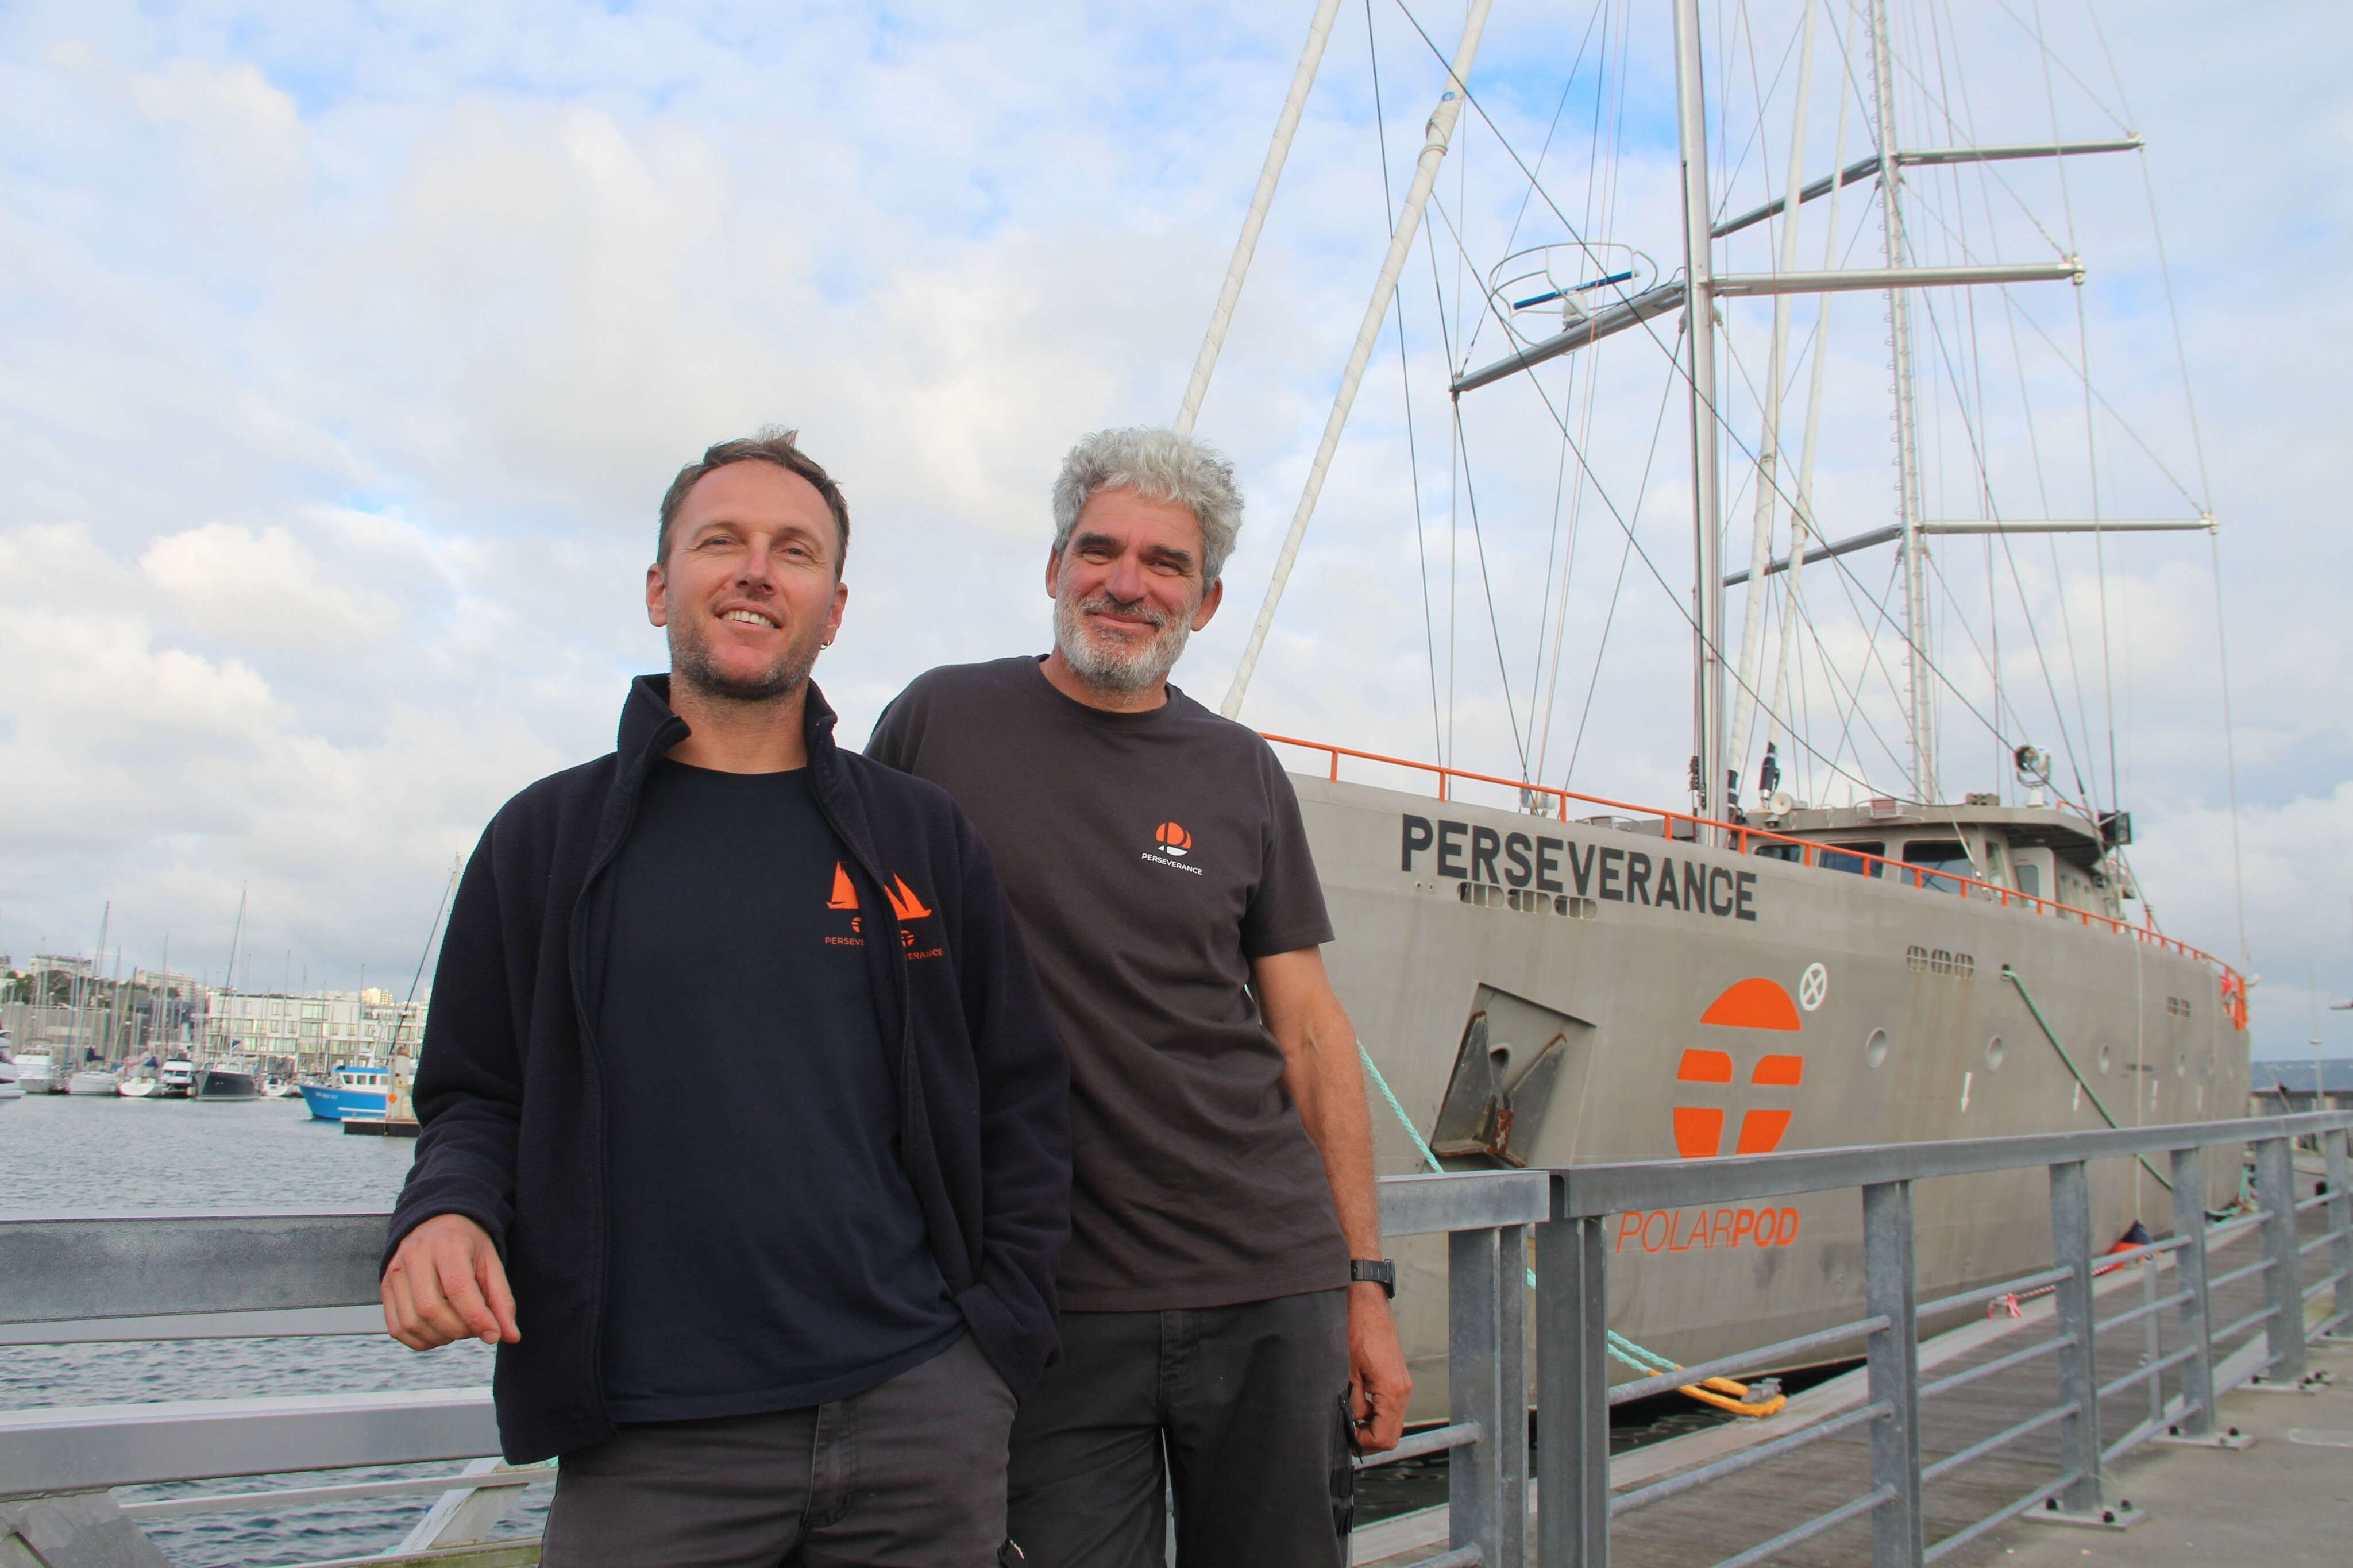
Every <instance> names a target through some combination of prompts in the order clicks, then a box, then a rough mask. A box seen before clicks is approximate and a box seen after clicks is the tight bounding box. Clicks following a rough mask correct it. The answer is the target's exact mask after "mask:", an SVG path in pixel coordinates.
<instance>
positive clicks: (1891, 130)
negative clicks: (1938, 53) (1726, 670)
mask: <svg viewBox="0 0 2353 1568" xmlns="http://www.w3.org/2000/svg"><path fill="white" fill-rule="evenodd" d="M1871 75H1872V83H1873V89H1874V97H1875V100H1876V104H1875V107H1876V111H1877V117H1878V121H1879V221H1880V226H1881V228H1882V230H1883V242H1884V245H1885V248H1886V256H1887V267H1888V269H1889V270H1890V271H1894V270H1895V269H1897V268H1901V267H1903V266H1905V245H1904V205H1903V184H1904V183H1903V176H1902V174H1901V173H1900V172H1899V168H1898V163H1897V159H1896V144H1895V135H1896V126H1895V65H1894V55H1893V52H1892V50H1891V48H1890V46H1889V39H1888V36H1887V0H1871ZM1887 343H1888V348H1889V350H1890V351H1891V357H1892V358H1893V360H1894V376H1895V505H1896V519H1897V522H1898V524H1899V525H1900V526H1901V527H1902V529H1903V541H1904V542H1903V547H1902V548H1903V556H1904V641H1905V663H1904V670H1905V681H1904V688H1905V689H1904V710H1905V711H1904V717H1905V725H1906V727H1907V728H1908V729H1909V730H1910V731H1911V740H1912V795H1913V798H1914V799H1915V800H1918V801H1922V802H1928V801H1933V800H1935V799H1936V731H1935V725H1934V715H1933V713H1932V711H1931V709H1932V704H1933V697H1932V693H1933V688H1932V687H1931V685H1930V678H1929V672H1928V563H1927V561H1926V558H1925V556H1924V555H1923V553H1922V543H1923V542H1922V535H1921V531H1920V439H1919V425H1918V421H1917V419H1916V418H1915V411H1914V408H1913V404H1912V302H1911V296H1910V294H1909V293H1908V292H1907V291H1906V290H1905V289H1902V288H1900V287H1898V288H1894V289H1889V290H1888V291H1887Z"/></svg>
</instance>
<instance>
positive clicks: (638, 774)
mask: <svg viewBox="0 0 2353 1568" xmlns="http://www.w3.org/2000/svg"><path fill="white" fill-rule="evenodd" d="M672 725H676V726H678V727H679V728H680V729H684V728H685V727H686V726H685V722H684V721H682V720H681V719H680V718H679V717H678V716H677V715H676V714H672V715H671V716H670V718H669V719H667V720H666V721H663V722H662V723H661V724H659V725H658V726H657V727H656V728H655V730H654V733H653V737H652V739H650V740H649V741H648V742H646V745H645V748H644V749H643V750H642V751H640V752H638V758H637V761H636V762H635V763H629V764H626V765H627V766H628V768H629V774H628V780H627V783H626V784H625V785H624V787H625V789H626V791H627V794H628V805H627V806H626V807H625V808H624V809H623V811H622V815H621V821H620V824H619V826H618V827H617V830H616V831H615V832H614V834H613V837H612V838H611V840H610V841H609V842H607V844H606V845H605V846H604V847H602V848H601V849H599V850H598V851H597V854H596V859H594V860H592V861H590V862H589V865H588V871H587V874H586V876H584V877H582V878H581V879H580V891H579V892H577V893H575V894H574V895H573V899H572V917H571V929H570V930H569V931H566V932H565V943H564V945H565V969H566V970H567V971H568V972H569V978H570V980H571V982H572V1014H573V1017H574V1018H575V1021H576V1022H577V1024H578V1026H579V1035H580V1050H581V1059H582V1061H583V1062H584V1063H585V1064H586V1068H587V1070H588V1071H589V1072H590V1073H591V1074H592V1075H593V1076H594V1077H595V1078H596V1106H597V1121H598V1125H597V1128H596V1218H597V1227H598V1235H597V1238H596V1319H595V1321H594V1322H593V1323H592V1325H591V1329H590V1334H589V1341H590V1347H591V1348H590V1356H591V1361H590V1364H589V1371H588V1382H589V1386H590V1387H591V1388H593V1389H595V1390H596V1414H597V1416H598V1417H599V1418H600V1419H601V1420H602V1421H603V1422H604V1423H605V1425H606V1426H607V1428H608V1429H609V1428H610V1427H611V1426H612V1425H613V1418H612V1415H611V1414H610V1412H608V1411H607V1408H606V1405H605V1296H606V1291H607V1285H608V1283H609V1282H608V1280H607V1277H606V1276H607V1270H608V1269H609V1268H611V1267H612V1249H611V1247H608V1246H607V1237H605V1235H604V1234H603V1230H604V1226H605V1225H606V1224H607V1221H608V1218H609V1216H608V1215H607V1214H606V1212H605V1210H606V1203H605V1182H606V1167H605V1160H606V1152H607V1149H606V1144H607V1139H606V1128H605V1125H604V1116H605V1065H604V1063H603V1061H602V1060H600V1059H599V1058H598V1057H597V1054H596V1026H595V1024H594V1023H593V1022H592V1021H591V1019H590V1016H589V1012H588V1000H587V994H586V990H585V989H584V986H583V975H582V973H581V970H582V968H583V965H584V962H585V956H586V954H585V949H586V945H587V934H586V929H585V927H584V925H583V922H582V919H581V917H582V916H583V915H584V914H585V913H586V910H587V908H588V895H589V894H590V893H591V892H592V891H594V890H595V889H596V880H597V879H598V878H600V877H602V876H603V875H604V874H605V873H606V872H607V870H609V869H611V868H612V865H613V862H614V861H615V860H617V859H618V858H620V854H621V846H623V845H624V844H626V843H628V840H629V830H630V829H631V828H633V827H635V826H637V821H638V802H639V801H640V800H641V799H642V798H643V795H644V791H645V782H646V774H647V773H650V772H651V771H652V767H651V764H650V763H648V762H647V760H646V759H647V758H649V757H650V756H652V755H653V754H654V752H655V749H656V747H657V746H659V747H660V749H661V750H662V751H664V752H667V751H668V750H669V749H670V746H672V745H676V744H677V743H678V742H677V741H671V742H669V743H668V744H662V737H663V736H664V735H665V734H667V733H668V732H669V731H670V727H671V726H672ZM681 739H683V737H681Z"/></svg>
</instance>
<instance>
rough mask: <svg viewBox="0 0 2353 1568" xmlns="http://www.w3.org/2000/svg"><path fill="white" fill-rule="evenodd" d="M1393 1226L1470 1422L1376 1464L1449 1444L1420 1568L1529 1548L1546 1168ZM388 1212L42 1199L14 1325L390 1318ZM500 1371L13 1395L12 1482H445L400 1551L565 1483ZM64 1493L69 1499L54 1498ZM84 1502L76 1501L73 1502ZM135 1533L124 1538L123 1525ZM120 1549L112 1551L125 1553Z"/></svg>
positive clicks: (234, 1324) (2, 1227)
mask: <svg viewBox="0 0 2353 1568" xmlns="http://www.w3.org/2000/svg"><path fill="white" fill-rule="evenodd" d="M1380 1199H1381V1216H1382V1226H1383V1230H1384V1233H1385V1234H1386V1235H1388V1236H1391V1237H1407V1236H1419V1235H1436V1234H1443V1235H1445V1236H1446V1237H1447V1238H1448V1245H1449V1247H1450V1249H1451V1255H1450V1266H1449V1271H1448V1286H1447V1289H1448V1296H1449V1302H1450V1310H1451V1315H1452V1316H1454V1317H1455V1318H1456V1319H1457V1320H1458V1321H1461V1322H1464V1323H1466V1324H1468V1325H1470V1328H1469V1330H1468V1331H1466V1332H1464V1333H1460V1334H1457V1335H1455V1336H1453V1342H1454V1353H1453V1356H1452V1358H1451V1364H1450V1366H1449V1383H1450V1384H1451V1389H1452V1394H1451V1397H1452V1399H1453V1402H1454V1415H1453V1419H1452V1420H1451V1421H1450V1422H1449V1424H1448V1425H1447V1426H1443V1427H1440V1428H1439V1429H1437V1430H1435V1431H1429V1432H1420V1433H1416V1434H1414V1435H1413V1436H1410V1437H1409V1438H1408V1439H1406V1441H1405V1442H1404V1443H1402V1444H1401V1445H1400V1446H1399V1447H1398V1448H1397V1449H1396V1450H1394V1451H1392V1452H1391V1453H1389V1454H1386V1455H1378V1456H1374V1457H1372V1458H1371V1460H1370V1461H1369V1462H1370V1463H1374V1464H1378V1463H1383V1462H1389V1461H1393V1460H1397V1459H1403V1458H1413V1457H1416V1456H1419V1455H1428V1454H1432V1453H1438V1452H1446V1453H1448V1454H1449V1455H1450V1456H1451V1477H1450V1491H1451V1496H1452V1508H1451V1512H1452V1515H1453V1522H1452V1531H1453V1535H1454V1537H1455V1539H1454V1540H1453V1542H1451V1546H1450V1549H1449V1550H1448V1551H1446V1552H1441V1553H1440V1554H1438V1555H1437V1556H1435V1557H1432V1558H1430V1559H1428V1560H1427V1561H1426V1562H1425V1563H1422V1564H1421V1565H1420V1568H1445V1565H1446V1564H1449V1563H1451V1564H1456V1565H1458V1568H1459V1565H1461V1564H1467V1563H1507V1562H1512V1561H1514V1560H1515V1559H1514V1553H1516V1554H1517V1559H1518V1560H1525V1555H1526V1537H1527V1500H1528V1489H1527V1422H1526V1411H1525V1394H1524V1389H1523V1380H1522V1374H1521V1373H1520V1371H1519V1369H1520V1368H1522V1367H1524V1366H1525V1362H1526V1357H1527V1350H1528V1346H1527V1339H1526V1331H1525V1319H1526V1295H1525V1289H1523V1287H1522V1285H1521V1279H1522V1277H1523V1274H1524V1272H1525V1256H1526V1250H1527V1232H1528V1227H1529V1226H1531V1225H1533V1224H1535V1223H1537V1222H1540V1221H1543V1220H1545V1219H1546V1218H1547V1217H1548V1216H1549V1215H1550V1214H1551V1211H1552V1185H1551V1179H1550V1177H1549V1176H1548V1175H1546V1173H1543V1172H1540V1171H1509V1172H1493V1173H1446V1174H1440V1175H1416V1176H1398V1177H1391V1178H1387V1179H1385V1180H1384V1181H1383V1182H1382V1184H1381V1188H1380ZM388 1219H389V1216H388V1215H385V1214H384V1213H382V1212H378V1211H365V1212H335V1213H327V1214H245V1215H153V1214H141V1215H28V1216H18V1217H10V1218H0V1337H5V1338H12V1339H14V1340H16V1342H75V1341H81V1340H88V1339H91V1338H96V1337H106V1338H115V1339H128V1338H132V1337H134V1336H140V1335H142V1334H144V1335H145V1336H147V1337H173V1336H176V1335H182V1334H189V1335H205V1336H218V1335H221V1334H224V1333H229V1332H235V1331H237V1330H240V1329H241V1330H244V1331H247V1332H248V1333H249V1334H252V1335H253V1337H275V1336H276V1335H277V1334H280V1333H303V1332H309V1331H312V1330H313V1329H314V1328H315V1327H316V1326H317V1325H318V1324H319V1323H320V1322H321V1321H322V1319H323V1320H325V1321H332V1322H333V1323H335V1324H337V1325H340V1326H342V1327H343V1328H346V1329H348V1328H351V1327H353V1326H356V1324H357V1323H358V1321H359V1320H360V1319H361V1318H363V1317H364V1318H365V1319H367V1320H368V1321H369V1322H368V1326H369V1327H370V1329H371V1331H374V1332H378V1333H380V1332H382V1331H383V1321H382V1318H381V1315H380V1310H379V1309H378V1308H377V1307H376V1306H375V1300H376V1288H377V1287H376V1281H377V1265H378V1262H379V1260H380V1259H381V1258H382V1256H383V1250H384V1245H385V1234H386V1226H387V1222H388ZM498 1449H499V1436H498V1429H497V1423H496V1417H495V1413H494V1411H493V1408H492V1403H491V1391H490V1390H489V1389H488V1388H467V1389H444V1390H402V1391H396V1392H380V1393H358V1394H303V1395H290V1396H275V1397H268V1398H256V1399H218V1400H185V1401H171V1402H164V1403H155V1404H121V1405H94V1406H85V1407H79V1408H49V1409H32V1410H16V1411H0V1499H5V1500H9V1505H10V1508H11V1510H35V1511H37V1512H38V1511H42V1510H46V1514H45V1517H44V1519H43V1521H42V1525H41V1528H42V1529H43V1530H45V1531H46V1532H47V1537H49V1538H54V1539H56V1540H58V1541H61V1542H70V1541H71V1540H72V1538H74V1537H75V1536H76V1535H77V1534H78V1533H84V1532H102V1531H126V1530H127V1531H133V1532H135V1531H138V1529H139V1521H142V1520H154V1519H165V1518H173V1517H177V1516H183V1515H189V1514H201V1513H208V1512H227V1511H242V1510H255V1509H262V1510H269V1509H278V1508H283V1507H289V1506H293V1505H296V1504H301V1503H307V1502H327V1501H335V1500H353V1499H360V1498H374V1497H394V1496H399V1495H402V1494H408V1493H420V1492H422V1493H438V1502H437V1503H436V1504H435V1505H434V1507H433V1508H432V1510H430V1511H429V1512H427V1514H426V1516H425V1518H424V1519H423V1520H422V1521H419V1523H418V1524H417V1527H416V1528H415V1529H414V1530H412V1531H410V1532H409V1538H408V1540H407V1541H406V1542H403V1543H402V1545H401V1546H400V1547H399V1548H397V1549H396V1552H395V1554H394V1555H395V1557H396V1558H398V1557H400V1556H402V1555H403V1554H406V1553H410V1552H433V1551H438V1550H440V1549H443V1548H448V1547H452V1546H458V1545H463V1544H468V1543H470V1542H477V1541H479V1540H480V1538H481V1537H482V1536H483V1535H484V1534H486V1533H487V1532H488V1531H490V1530H491V1528H492V1527H493V1526H495V1525H496V1524H497V1523H498V1521H500V1519H501V1517H503V1516H504V1515H505V1514H506V1513H507V1512H508V1511H509V1510H511V1509H512V1507H513V1505H514V1503H515V1501H516V1500H517V1499H518V1498H520V1496H521V1495H522V1489H525V1488H527V1487H531V1486H533V1485H538V1484H543V1483H546V1482H549V1481H552V1480H553V1479H554V1471H553V1470H552V1469H548V1468H507V1467H504V1466H501V1465H500V1464H498V1462H497V1461H496V1460H495V1459H494V1458H490V1456H493V1455H495V1454H496V1453H497V1452H498ZM456 1459H462V1460H469V1461H470V1464H469V1466H468V1467H467V1468H466V1470H465V1471H464V1472H463V1473H462V1474H459V1475H446V1474H445V1475H439V1476H427V1477H423V1478H417V1479H402V1480H394V1481H376V1480H367V1481H359V1482H346V1483H340V1484H327V1485H317V1486H303V1487H295V1488H284V1487H280V1488H272V1489H267V1490H255V1491H245V1492H223V1491H211V1492H206V1493H205V1494H204V1495H200V1496H194V1497H173V1498H164V1499H159V1500H152V1501H150V1500H142V1501H137V1502H130V1503H117V1502H115V1501H113V1500H111V1499H110V1498H109V1497H108V1495H107V1494H108V1492H109V1490H110V1489H113V1488H116V1487H123V1486H134V1485H144V1484H150V1483H154V1482H163V1481H187V1480H201V1479H222V1478H229V1477H262V1476H271V1475H288V1474H298V1473H299V1474H312V1473H317V1472H322V1471H334V1470H350V1469H353V1468H362V1467H375V1466H381V1465H389V1464H410V1463H419V1462H434V1461H448V1460H456ZM59 1494H64V1501H60V1500H59ZM68 1503H69V1504H70V1506H67V1504H68ZM118 1539H119V1538H118ZM111 1560H112V1559H111V1558H110V1561H111Z"/></svg>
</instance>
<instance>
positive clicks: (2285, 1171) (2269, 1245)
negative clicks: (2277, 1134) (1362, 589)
mask: <svg viewBox="0 0 2353 1568" xmlns="http://www.w3.org/2000/svg"><path fill="white" fill-rule="evenodd" d="M2255 1184H2256V1186H2257V1187H2258V1188H2260V1189H2261V1195H2262V1198H2263V1262H2264V1264H2265V1265H2266V1267H2265V1268H2264V1269H2263V1300H2264V1301H2265V1303H2266V1304H2267V1305H2268V1306H2269V1308H2270V1311H2269V1312H2268V1313H2267V1314H2266V1315H2265V1317H2264V1319H2263V1353H2264V1354H2265V1355H2266V1356H2268V1357H2269V1358H2270V1360H2269V1361H2268V1363H2266V1364H2265V1365H2264V1368H2263V1372H2262V1373H2261V1374H2260V1375H2259V1376H2258V1377H2257V1378H2256V1379H2255V1382H2256V1383H2257V1384H2270V1385H2272V1386H2274V1387H2288V1388H2293V1387H2295V1385H2296V1384H2299V1383H2301V1382H2303V1381H2304V1291H2303V1289H2302V1288H2301V1280H2302V1275H2301V1273H2300V1271H2299V1270H2298V1269H2297V1268H2296V1262H2297V1254H2296V1245H2295V1144H2294V1142H2293V1140H2291V1139H2287V1138H2264V1139H2262V1140H2259V1141H2258V1142H2256V1144H2255Z"/></svg>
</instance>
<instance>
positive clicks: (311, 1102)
mask: <svg viewBox="0 0 2353 1568" xmlns="http://www.w3.org/2000/svg"><path fill="white" fill-rule="evenodd" d="M391 1092H392V1069H391V1068H380V1067H368V1066H365V1065H363V1064H360V1063H356V1062H347V1063H345V1064H344V1065H343V1066H342V1067H339V1068H335V1069H334V1071H333V1072H332V1074H331V1075H330V1081H328V1082H326V1083H306V1084H304V1085H303V1086H302V1101H303V1103H304V1104H306V1105H308V1106H309V1107H310V1108H311V1116H312V1117H314V1118H315V1119H317V1120H318V1121H342V1120H343V1118H344V1117H346V1116H382V1115H383V1114H384V1110H385V1100H387V1099H388V1098H389V1097H390V1095H391Z"/></svg>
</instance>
